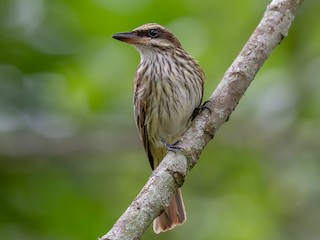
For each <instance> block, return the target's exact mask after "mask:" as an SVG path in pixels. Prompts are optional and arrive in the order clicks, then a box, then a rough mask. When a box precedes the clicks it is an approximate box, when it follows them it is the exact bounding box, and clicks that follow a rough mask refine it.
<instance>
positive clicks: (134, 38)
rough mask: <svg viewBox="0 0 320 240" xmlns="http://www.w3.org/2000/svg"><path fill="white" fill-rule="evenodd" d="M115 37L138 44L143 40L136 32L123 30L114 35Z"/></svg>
mask: <svg viewBox="0 0 320 240" xmlns="http://www.w3.org/2000/svg"><path fill="white" fill-rule="evenodd" d="M112 37H113V38H114V39H117V40H120V41H122V42H126V43H130V44H137V43H141V42H142V38H141V37H139V36H138V35H137V34H136V33H135V32H123V33H117V34H114V35H112Z"/></svg>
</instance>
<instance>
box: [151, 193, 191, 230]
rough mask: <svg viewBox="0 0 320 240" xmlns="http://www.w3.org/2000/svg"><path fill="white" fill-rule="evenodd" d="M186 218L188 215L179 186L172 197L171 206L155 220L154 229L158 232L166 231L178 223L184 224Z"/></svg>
mask: <svg viewBox="0 0 320 240" xmlns="http://www.w3.org/2000/svg"><path fill="white" fill-rule="evenodd" d="M186 220H187V215H186V211H185V208H184V203H183V199H182V195H181V191H180V188H179V189H178V191H177V192H176V194H175V196H174V197H173V198H172V200H171V202H170V204H169V207H167V208H166V209H165V210H164V212H163V213H162V214H161V215H160V216H159V217H157V218H156V219H155V220H154V221H153V231H154V232H155V233H157V234H158V233H161V232H166V231H168V230H171V229H172V228H174V227H175V226H177V225H180V224H183V223H184V222H185V221H186Z"/></svg>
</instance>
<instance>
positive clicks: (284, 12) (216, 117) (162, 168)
mask: <svg viewBox="0 0 320 240" xmlns="http://www.w3.org/2000/svg"><path fill="white" fill-rule="evenodd" d="M302 2H303V0H273V1H272V2H271V3H270V5H268V7H267V9H266V11H265V13H264V16H263V18H262V19H261V21H260V23H259V25H258V26H257V28H256V29H255V31H254V32H253V34H252V35H251V37H250V38H249V40H248V42H247V43H246V44H245V46H244V47H243V49H242V50H241V52H240V53H239V55H238V56H237V58H236V59H235V60H234V62H233V63H232V65H231V66H230V67H229V69H228V70H227V71H226V73H225V75H224V76H223V79H222V80H221V82H220V84H219V85H218V87H217V88H216V90H215V91H214V92H213V93H212V95H211V97H210V99H209V102H208V103H207V104H206V107H208V108H209V109H210V110H211V111H209V110H204V111H203V112H202V113H200V114H199V115H198V116H197V117H196V119H195V120H194V123H193V125H192V126H191V128H190V129H189V130H188V131H187V132H186V133H185V134H184V135H183V136H182V138H181V141H179V144H178V146H179V147H181V148H182V149H183V150H181V151H177V152H168V154H167V155H166V157H165V158H164V159H163V161H162V162H161V164H160V165H159V166H158V167H157V169H156V170H155V171H153V173H152V175H151V177H150V178H149V180H148V182H147V183H146V185H145V186H144V187H143V189H142V190H141V192H140V193H139V194H138V196H137V197H136V198H135V199H134V201H133V202H132V203H131V205H130V206H129V207H128V209H127V210H126V211H125V212H124V213H123V215H122V216H121V217H120V218H119V219H118V221H117V222H116V223H115V224H114V226H113V228H112V229H111V230H110V231H109V232H108V233H107V234H105V235H104V236H103V237H101V238H100V240H118V239H121V240H129V239H135V240H136V239H140V237H141V236H142V234H143V233H144V232H145V231H146V230H147V228H148V226H149V225H150V224H151V222H152V220H153V219H154V218H156V217H157V216H158V215H160V213H161V212H162V211H163V209H164V208H165V207H166V206H168V205H169V202H170V199H171V197H172V196H173V194H174V193H175V191H176V190H177V189H178V188H179V187H181V186H182V184H183V182H184V179H185V177H186V176H187V175H188V173H189V171H190V170H191V169H192V168H193V166H194V165H195V164H196V163H197V161H198V159H199V156H200V154H201V152H202V150H203V148H204V147H205V146H206V145H207V143H208V142H209V141H210V140H211V139H212V138H213V137H214V135H215V133H216V131H217V130H218V129H219V128H220V126H221V125H222V124H223V123H225V122H226V121H227V120H228V119H229V117H230V115H231V113H232V112H233V111H234V109H235V108H236V106H237V104H238V102H239V101H240V99H241V97H242V96H243V94H244V93H245V91H246V89H247V88H248V86H249V85H250V83H251V81H252V80H253V79H254V77H255V75H256V74H257V72H258V71H259V69H260V67H261V66H262V65H263V63H264V62H265V61H266V59H267V58H268V56H269V55H270V53H271V51H272V50H273V49H274V48H275V47H276V46H277V45H278V44H279V43H280V42H281V41H282V39H283V38H284V37H286V36H287V34H288V30H289V28H290V26H291V23H292V22H293V20H294V17H295V15H296V13H297V10H298V9H299V8H300V6H301V4H302Z"/></svg>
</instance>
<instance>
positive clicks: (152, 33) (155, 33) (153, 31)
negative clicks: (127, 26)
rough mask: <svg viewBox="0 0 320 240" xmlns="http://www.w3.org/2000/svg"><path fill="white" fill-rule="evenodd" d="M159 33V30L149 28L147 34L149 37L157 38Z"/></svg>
mask: <svg viewBox="0 0 320 240" xmlns="http://www.w3.org/2000/svg"><path fill="white" fill-rule="evenodd" d="M159 35H160V32H159V31H158V30H157V29H150V30H149V31H148V36H149V37H151V38H157V37H159Z"/></svg>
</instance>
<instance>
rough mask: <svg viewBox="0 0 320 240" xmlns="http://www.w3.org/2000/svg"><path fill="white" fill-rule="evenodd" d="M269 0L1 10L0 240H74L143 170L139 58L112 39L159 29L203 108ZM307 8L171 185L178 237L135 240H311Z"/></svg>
mask: <svg viewBox="0 0 320 240" xmlns="http://www.w3.org/2000/svg"><path fill="white" fill-rule="evenodd" d="M268 3H269V1H267V0H262V1H256V0H244V1H236V0H231V1H222V0H215V1H214V0H209V1H208V0H197V1H193V0H177V1H172V0H84V1H77V0H67V1H65V0H1V1H0V239H20V240H25V239H26V240H29V239H30V240H31V239H32V240H37V239H39V240H40V239H41V240H51V239H55V240H57V239H58V240H87V239H97V238H98V237H99V236H102V235H103V234H104V233H105V232H107V230H109V229H110V228H111V227H112V225H113V223H114V222H115V220H116V219H117V218H118V217H119V216H120V215H121V214H122V212H123V211H124V210H125V209H126V207H127V206H128V205H129V203H130V202H131V201H132V200H133V198H134V197H135V196H136V194H137V193H138V192H139V190H140V189H141V187H142V186H143V185H144V183H145V182H146V180H147V179H148V176H149V175H150V173H151V171H150V168H149V164H148V161H147V158H146V156H145V153H144V151H143V148H142V146H141V143H140V142H139V138H138V134H137V130H136V128H135V125H134V117H133V110H132V80H133V77H134V73H135V69H136V66H137V64H138V62H139V55H138V53H137V52H136V51H135V49H134V48H132V47H130V46H129V45H126V44H124V43H121V42H118V41H115V40H113V39H112V38H111V35H112V34H113V33H117V32H122V31H129V30H131V29H133V28H135V27H137V26H139V25H141V24H144V23H147V22H157V23H160V24H163V25H165V26H166V27H168V28H169V29H171V30H172V31H173V32H174V33H175V34H176V35H177V36H178V38H179V39H180V40H181V42H182V45H183V46H184V48H185V49H186V50H187V51H188V52H190V53H191V54H192V55H193V56H195V57H196V58H197V59H198V60H199V62H200V64H201V65H202V67H203V69H204V71H205V72H206V75H207V81H206V86H205V87H206V90H205V99H207V98H208V97H209V96H210V94H211V92H212V91H213V89H214V88H215V87H216V86H217V84H218V83H219V81H220V79H221V77H222V76H223V74H224V71H225V70H226V69H227V68H228V66H229V65H230V64H231V62H232V61H233V59H234V58H235V57H236V55H237V54H238V52H239V51H240V49H241V48H242V46H243V45H244V43H245V42H246V40H247V39H248V37H249V36H250V34H251V33H252V31H253V30H254V28H255V27H256V25H257V24H258V22H259V20H260V19H261V17H262V15H263V12H264V10H265V8H266V6H267V4H268ZM319 12H320V2H319V1H316V0H306V1H305V3H304V5H303V6H302V8H301V10H300V12H299V14H298V16H297V17H296V20H295V22H294V23H293V26H292V28H291V29H290V32H289V36H288V38H286V39H284V41H283V42H282V43H281V45H279V47H278V48H277V49H276V50H275V51H274V52H273V53H272V55H271V56H270V58H269V59H268V61H267V63H266V64H265V65H264V66H263V68H262V69H261V71H260V72H259V73H258V75H257V77H256V79H255V80H254V82H253V83H252V84H251V86H250V87H249V89H248V91H247V93H246V95H245V96H244V97H243V98H242V100H241V102H240V104H239V105H238V107H237V109H236V111H235V112H234V113H233V115H232V116H231V118H230V120H229V121H228V122H227V123H226V124H225V125H224V126H223V127H222V128H221V129H220V130H219V131H218V133H217V134H216V136H215V139H214V141H212V142H211V143H210V144H209V145H208V146H207V148H206V149H205V151H204V152H203V154H202V156H201V160H200V162H199V164H198V165H197V166H196V167H195V169H194V170H193V171H192V172H191V173H190V175H189V176H188V178H187V180H186V183H185V184H184V186H183V192H184V200H185V204H186V208H187V212H188V220H187V222H186V224H185V225H183V226H181V227H178V228H176V229H175V230H174V231H171V232H169V233H165V234H161V235H154V234H153V232H152V230H151V228H149V230H148V231H147V233H146V234H145V235H144V236H143V239H159V240H161V239H167V240H169V239H176V240H178V239H183V240H185V239H198V240H207V239H210V240H255V239H260V240H270V239H273V240H289V239H290V240H301V239H304V240H316V239H320V107H319V105H320V94H319V91H320V79H319V78H320V77H319V70H320V21H319Z"/></svg>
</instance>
